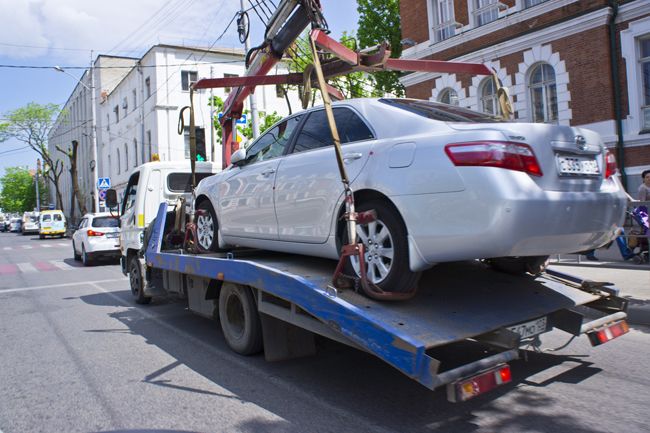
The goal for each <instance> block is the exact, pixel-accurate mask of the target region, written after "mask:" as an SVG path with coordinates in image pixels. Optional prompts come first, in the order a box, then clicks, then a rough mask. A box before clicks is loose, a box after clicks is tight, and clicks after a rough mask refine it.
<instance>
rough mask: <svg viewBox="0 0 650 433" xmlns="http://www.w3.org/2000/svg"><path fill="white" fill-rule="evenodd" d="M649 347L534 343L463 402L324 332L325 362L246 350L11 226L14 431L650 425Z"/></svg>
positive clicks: (2, 248) (9, 417)
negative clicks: (139, 300)
mask: <svg viewBox="0 0 650 433" xmlns="http://www.w3.org/2000/svg"><path fill="white" fill-rule="evenodd" d="M586 272H588V270H586ZM600 272H605V270H602V269H601V270H600ZM612 272H616V273H617V274H616V275H619V274H618V273H619V272H625V271H622V270H612ZM612 275H614V274H612ZM621 280H625V278H621ZM631 280H634V281H636V280H635V279H631ZM617 284H618V283H617ZM621 284H625V283H624V282H623V283H621ZM621 289H622V290H623V294H625V287H621ZM635 290H638V291H639V293H636V294H635V297H636V298H640V297H643V296H646V299H647V298H650V293H646V294H644V293H642V292H641V291H642V290H643V287H642V286H639V288H636V289H635ZM647 290H648V292H650V287H648V288H647ZM566 341H567V336H566V334H562V333H560V332H554V333H551V334H549V335H547V336H545V337H544V339H543V343H544V347H546V348H551V347H557V346H560V345H561V344H563V343H565V342H566ZM649 355H650V328H649V327H644V326H642V325H633V328H632V330H631V332H630V333H629V334H627V335H625V336H623V337H622V338H619V339H617V340H614V341H612V342H610V343H607V344H605V345H604V346H600V347H597V348H592V347H591V346H590V345H589V344H588V342H587V340H586V338H585V337H582V338H580V339H578V340H576V341H574V342H573V344H571V345H570V346H568V347H567V348H566V349H563V350H560V351H557V352H553V353H550V352H547V353H533V352H528V356H527V358H528V360H527V361H525V360H518V361H514V362H512V363H511V366H512V371H513V382H512V383H511V384H510V385H507V386H504V387H502V388H500V389H498V390H495V391H493V392H492V393H489V394H487V395H484V396H481V397H478V398H477V399H475V400H472V401H470V402H467V403H463V404H452V403H448V402H447V401H446V396H445V393H444V390H437V391H434V392H431V391H429V390H428V389H426V388H424V387H423V386H421V385H419V384H418V383H416V382H414V381H412V380H411V379H409V378H407V377H405V376H403V375H402V374H401V373H399V372H398V371H397V370H395V369H393V368H392V367H390V366H388V365H387V364H384V363H383V362H381V361H379V360H378V359H376V358H374V357H373V356H371V355H368V354H366V353H362V352H359V351H357V350H354V349H351V348H348V347H346V346H343V345H340V344H337V343H333V342H330V341H326V340H324V339H323V340H319V341H318V356H316V357H309V358H303V359H298V360H291V361H283V362H276V363H268V362H266V361H264V359H263V357H262V356H254V357H241V356H238V355H235V354H233V353H232V352H231V351H230V349H228V347H227V346H226V344H225V342H224V340H223V337H222V335H221V333H220V331H219V328H218V323H216V322H213V321H210V320H207V319H203V318H200V317H198V316H195V315H193V314H192V313H190V312H189V311H187V309H186V308H185V306H184V305H183V303H182V302H180V301H174V300H155V301H154V303H152V304H151V305H149V306H145V307H140V306H136V305H135V304H134V303H133V302H132V300H131V294H130V291H129V290H128V282H127V280H126V279H125V278H124V277H123V276H122V275H121V273H120V270H119V266H118V265H116V264H115V263H114V262H113V263H110V262H109V263H105V264H100V265H96V266H92V267H87V268H84V267H81V266H80V264H78V263H76V262H74V261H73V260H72V248H71V245H70V240H66V239H64V240H58V239H54V240H43V241H41V240H38V237H37V236H25V237H23V236H19V235H15V234H9V233H0V357H1V358H0V360H1V362H0V432H3V433H22V432H118V431H119V432H150V431H167V432H181V431H182V432H221V431H223V432H301V433H302V432H337V433H338V432H366V431H367V432H436V431H437V432H463V433H465V432H553V433H560V432H562V433H563V432H580V433H581V432H585V433H587V432H589V433H592V432H626V433H633V432H647V431H649V430H650V427H649V426H648V423H649V422H650V410H649V407H648V406H649V403H650V367H649V364H648V362H647V360H648V359H649Z"/></svg>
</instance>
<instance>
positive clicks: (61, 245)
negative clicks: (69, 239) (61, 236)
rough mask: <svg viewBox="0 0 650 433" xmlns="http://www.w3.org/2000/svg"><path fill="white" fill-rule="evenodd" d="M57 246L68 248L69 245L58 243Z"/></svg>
mask: <svg viewBox="0 0 650 433" xmlns="http://www.w3.org/2000/svg"><path fill="white" fill-rule="evenodd" d="M57 245H58V246H60V247H69V246H70V244H66V243H64V242H59V243H57Z"/></svg>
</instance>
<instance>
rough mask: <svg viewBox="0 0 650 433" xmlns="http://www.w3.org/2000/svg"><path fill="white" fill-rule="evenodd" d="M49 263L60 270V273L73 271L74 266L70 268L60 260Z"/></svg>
mask: <svg viewBox="0 0 650 433" xmlns="http://www.w3.org/2000/svg"><path fill="white" fill-rule="evenodd" d="M50 263H52V264H53V265H54V266H56V267H57V268H59V269H61V270H62V271H69V270H71V269H74V266H70V265H69V264H67V263H66V262H64V261H61V260H50Z"/></svg>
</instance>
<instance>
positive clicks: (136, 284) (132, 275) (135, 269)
mask: <svg viewBox="0 0 650 433" xmlns="http://www.w3.org/2000/svg"><path fill="white" fill-rule="evenodd" d="M129 284H130V285H131V293H132V294H133V297H134V298H135V303H136V304H148V303H149V302H151V296H145V294H144V280H143V279H142V266H140V260H138V256H136V255H132V256H131V258H130V259H129Z"/></svg>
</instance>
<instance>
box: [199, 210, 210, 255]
mask: <svg viewBox="0 0 650 433" xmlns="http://www.w3.org/2000/svg"><path fill="white" fill-rule="evenodd" d="M196 236H197V238H198V242H199V245H200V246H201V248H203V249H204V250H209V249H210V245H212V240H213V239H214V221H213V220H212V215H210V213H209V212H207V213H206V214H204V215H199V216H198V217H197V219H196Z"/></svg>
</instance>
